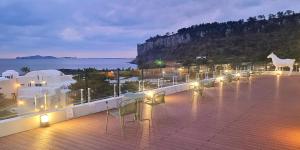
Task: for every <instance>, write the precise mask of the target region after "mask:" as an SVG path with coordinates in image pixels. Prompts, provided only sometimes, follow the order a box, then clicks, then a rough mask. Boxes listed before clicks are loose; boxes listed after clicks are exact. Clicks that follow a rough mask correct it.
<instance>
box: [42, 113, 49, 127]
mask: <svg viewBox="0 0 300 150" xmlns="http://www.w3.org/2000/svg"><path fill="white" fill-rule="evenodd" d="M40 126H41V127H47V126H49V116H48V115H47V114H44V115H41V116H40Z"/></svg>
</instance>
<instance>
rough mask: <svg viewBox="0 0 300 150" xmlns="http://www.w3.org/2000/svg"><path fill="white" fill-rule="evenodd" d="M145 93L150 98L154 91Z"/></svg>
mask: <svg viewBox="0 0 300 150" xmlns="http://www.w3.org/2000/svg"><path fill="white" fill-rule="evenodd" d="M146 95H147V96H148V97H150V98H152V97H153V96H154V92H153V91H147V92H146Z"/></svg>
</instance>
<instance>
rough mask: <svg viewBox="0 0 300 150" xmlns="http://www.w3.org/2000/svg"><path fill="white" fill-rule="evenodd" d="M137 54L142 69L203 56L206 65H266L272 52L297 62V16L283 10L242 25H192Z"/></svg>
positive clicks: (299, 54)
mask: <svg viewBox="0 0 300 150" xmlns="http://www.w3.org/2000/svg"><path fill="white" fill-rule="evenodd" d="M137 51H138V55H137V57H136V62H137V63H138V64H139V65H144V66H146V67H147V66H148V67H149V66H152V65H153V62H154V61H155V60H156V59H162V60H165V61H174V62H181V63H183V64H192V63H194V62H195V58H196V56H207V61H206V62H208V63H228V62H229V63H238V62H245V61H252V62H258V61H267V59H266V56H267V55H268V54H269V53H270V52H272V51H274V52H275V53H276V54H278V55H279V56H281V57H282V58H287V57H291V58H296V59H297V60H299V59H300V13H295V12H293V11H290V10H287V11H286V12H278V13H277V14H276V15H274V14H270V15H269V16H268V17H265V16H264V15H259V16H257V17H249V18H248V19H247V20H246V21H244V20H238V21H228V22H223V23H218V22H214V23H206V24H199V25H193V26H191V27H188V28H182V29H179V30H178V31H177V33H172V34H170V33H166V35H157V36H155V37H151V38H149V39H147V40H146V41H145V43H143V44H138V45H137Z"/></svg>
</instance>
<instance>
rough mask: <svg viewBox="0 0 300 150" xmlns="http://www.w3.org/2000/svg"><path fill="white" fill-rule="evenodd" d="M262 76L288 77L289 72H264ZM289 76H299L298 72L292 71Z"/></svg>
mask: <svg viewBox="0 0 300 150" xmlns="http://www.w3.org/2000/svg"><path fill="white" fill-rule="evenodd" d="M262 75H289V71H264V72H263V73H262ZM291 75H300V72H296V71H293V72H292V73H291Z"/></svg>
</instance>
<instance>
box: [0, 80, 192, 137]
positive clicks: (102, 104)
mask: <svg viewBox="0 0 300 150" xmlns="http://www.w3.org/2000/svg"><path fill="white" fill-rule="evenodd" d="M188 88H189V83H184V84H179V85H174V86H168V87H163V88H159V89H155V90H154V91H157V92H158V91H165V92H166V95H170V94H174V93H177V92H182V91H185V90H188ZM120 98H122V96H120V97H112V98H107V99H99V100H96V101H93V102H90V103H85V104H81V105H76V106H70V107H67V108H64V109H62V110H57V111H53V112H44V113H37V114H31V115H25V116H20V117H15V118H11V119H6V120H1V121H0V137H3V136H7V135H11V134H15V133H19V132H23V131H26V130H31V129H34V128H38V127H40V115H42V114H48V116H49V119H50V121H49V123H50V124H54V123H58V122H62V121H66V120H69V119H72V118H78V117H81V116H86V115H89V114H93V113H97V112H102V111H105V110H106V101H107V102H108V107H109V108H110V109H111V108H115V107H116V101H117V100H118V99H120Z"/></svg>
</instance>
